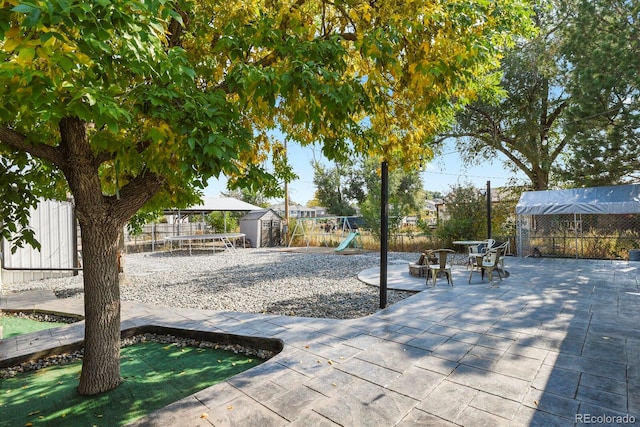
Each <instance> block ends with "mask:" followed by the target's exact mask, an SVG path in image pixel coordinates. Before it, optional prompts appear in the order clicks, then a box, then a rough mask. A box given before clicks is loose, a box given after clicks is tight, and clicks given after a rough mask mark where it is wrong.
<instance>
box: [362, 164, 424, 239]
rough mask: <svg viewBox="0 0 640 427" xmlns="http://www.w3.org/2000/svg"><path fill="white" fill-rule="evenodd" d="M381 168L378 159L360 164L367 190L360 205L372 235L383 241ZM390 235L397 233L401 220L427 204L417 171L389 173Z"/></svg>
mask: <svg viewBox="0 0 640 427" xmlns="http://www.w3.org/2000/svg"><path fill="white" fill-rule="evenodd" d="M379 172H380V164H379V163H378V162H377V161H376V160H375V159H368V160H365V161H363V162H362V163H361V165H360V169H359V173H358V175H359V176H360V179H361V182H363V186H361V187H360V188H361V189H363V190H364V195H365V197H364V200H363V201H362V202H361V203H360V211H361V213H362V216H363V217H364V219H365V221H366V223H367V224H368V225H369V226H370V228H371V230H372V232H373V234H374V235H375V236H376V237H377V238H380V237H381V236H380V223H381V217H380V214H381V212H380V204H381V196H382V191H381V178H380V173H379ZM388 200H389V232H394V231H395V232H397V231H398V230H399V228H400V225H401V223H402V219H403V218H404V217H406V216H408V215H411V214H417V213H418V212H420V210H422V208H423V207H424V203H425V193H424V189H423V187H422V179H421V178H420V173H419V171H417V170H411V171H404V170H402V169H396V170H392V171H390V172H389V194H388Z"/></svg>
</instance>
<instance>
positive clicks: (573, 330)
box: [0, 258, 640, 427]
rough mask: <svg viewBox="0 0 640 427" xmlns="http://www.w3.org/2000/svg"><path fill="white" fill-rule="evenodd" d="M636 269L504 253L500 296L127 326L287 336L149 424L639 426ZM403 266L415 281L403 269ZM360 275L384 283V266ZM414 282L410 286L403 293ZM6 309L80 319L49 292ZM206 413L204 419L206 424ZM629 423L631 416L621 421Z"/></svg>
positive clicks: (10, 347) (25, 344) (9, 346)
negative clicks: (311, 314)
mask: <svg viewBox="0 0 640 427" xmlns="http://www.w3.org/2000/svg"><path fill="white" fill-rule="evenodd" d="M638 267H640V262H627V261H594V260H573V259H545V258H530V259H518V258H508V259H507V261H506V268H507V270H508V271H509V273H510V276H509V277H508V278H507V279H505V280H503V281H501V282H499V287H494V288H490V287H489V286H488V283H487V281H486V279H485V281H484V282H481V280H480V277H479V275H475V276H474V279H473V280H472V282H471V284H467V279H468V274H469V273H468V270H465V269H464V267H457V268H454V275H453V280H454V284H455V286H454V287H449V286H448V285H447V284H446V280H444V279H439V280H438V282H437V283H438V286H436V287H435V288H426V287H425V286H424V282H423V281H424V279H415V278H410V277H409V275H408V268H407V266H406V265H390V266H389V277H390V279H389V286H390V287H396V288H402V286H407V287H413V289H416V290H420V292H418V293H416V295H414V296H412V297H410V298H407V299H405V300H403V301H401V302H399V303H397V304H394V305H393V306H391V307H389V308H387V309H384V310H381V311H379V312H378V313H376V314H374V315H371V316H368V317H366V318H361V319H354V320H335V319H315V318H295V317H286V316H271V315H260V314H247V313H234V312H216V311H204V310H187V309H174V308H170V307H152V306H142V305H133V304H130V303H126V302H125V303H123V309H122V318H123V328H127V327H131V326H134V325H145V324H153V325H160V326H169V327H177V328H186V329H197V330H206V331H217V332H225V333H233V334H239V335H249V336H256V337H270V338H278V339H281V340H282V341H283V343H284V350H283V351H282V352H281V353H279V354H278V355H277V356H275V357H274V358H272V359H270V360H269V361H267V362H265V363H263V364H262V365H260V366H258V367H255V368H253V369H251V370H249V371H246V372H244V373H242V374H240V375H237V376H235V377H233V378H231V379H229V380H228V381H226V382H224V383H221V384H218V385H215V386H212V387H210V388H207V389H205V390H203V391H201V392H199V393H196V394H194V395H192V396H190V397H188V398H185V399H182V400H180V401H178V402H175V403H174V404H172V405H170V406H168V407H166V408H164V409H163V410H161V411H158V412H156V413H154V414H152V415H151V416H149V417H148V418H146V419H143V420H140V421H139V422H137V423H135V424H134V425H139V426H143V425H144V426H167V425H172V426H211V425H215V426H242V427H245V426H259V427H264V426H281V425H291V426H305V427H306V426H350V427H351V426H434V425H436V426H446V425H465V426H476V425H491V426H501V425H504V426H553V425H558V426H566V425H573V424H578V425H579V424H581V423H583V422H584V423H593V422H594V421H595V422H597V421H602V422H603V424H609V425H619V424H622V423H624V422H625V421H627V422H628V421H633V422H635V423H640V421H639V420H640V328H639V325H640V285H639V274H638V273H639V270H638ZM405 271H406V274H405V273H404V272H405ZM360 277H361V279H362V280H365V281H367V282H371V283H372V284H374V285H375V284H377V276H376V270H375V269H374V270H371V271H366V272H362V273H361V274H360ZM403 283H404V285H403ZM0 308H12V309H29V310H31V309H40V310H48V311H54V312H64V313H82V306H81V301H79V300H75V299H66V300H60V299H56V298H55V297H54V295H53V294H52V293H41V292H35V293H22V294H9V295H3V296H2V297H1V300H0ZM82 333H83V330H82V324H74V325H69V326H65V327H61V328H57V329H52V330H47V331H43V332H40V333H35V334H31V335H29V336H23V337H17V338H14V339H8V340H3V341H0V354H1V355H2V357H9V356H12V355H17V354H21V353H25V352H33V351H36V350H38V349H41V348H47V347H51V346H56V345H63V344H65V343H69V342H73V341H75V340H77V339H78V338H79V337H80V338H81V337H82ZM203 413H206V414H208V416H207V417H202V415H203ZM625 417H626V418H625Z"/></svg>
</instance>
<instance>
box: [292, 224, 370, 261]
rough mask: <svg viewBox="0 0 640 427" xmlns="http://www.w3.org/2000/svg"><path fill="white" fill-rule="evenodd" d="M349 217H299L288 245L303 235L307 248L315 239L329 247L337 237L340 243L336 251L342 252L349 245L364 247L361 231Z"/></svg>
mask: <svg viewBox="0 0 640 427" xmlns="http://www.w3.org/2000/svg"><path fill="white" fill-rule="evenodd" d="M349 218H350V217H346V216H333V217H322V218H297V219H296V225H295V227H294V228H293V232H292V233H291V238H290V240H289V245H288V246H289V247H291V242H293V241H294V240H295V238H296V237H301V238H302V240H303V241H304V243H305V244H306V246H307V248H308V247H309V246H310V244H311V242H312V241H313V240H314V239H315V240H317V241H319V242H322V243H323V245H324V246H325V247H329V244H330V243H333V242H334V241H335V240H334V239H335V238H337V239H338V240H339V241H340V244H339V245H338V246H337V247H336V248H335V251H336V252H342V251H344V250H345V249H347V248H348V247H349V246H352V247H354V248H361V249H362V242H361V239H360V233H359V232H358V231H357V230H355V229H354V228H355V227H352V224H351V223H350V222H349Z"/></svg>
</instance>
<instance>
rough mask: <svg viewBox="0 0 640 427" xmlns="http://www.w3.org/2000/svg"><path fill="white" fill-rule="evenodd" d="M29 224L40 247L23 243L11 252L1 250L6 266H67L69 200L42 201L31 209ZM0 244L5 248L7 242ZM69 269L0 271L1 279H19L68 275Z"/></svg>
mask: <svg viewBox="0 0 640 427" xmlns="http://www.w3.org/2000/svg"><path fill="white" fill-rule="evenodd" d="M29 226H30V227H31V228H32V229H33V230H34V231H35V235H36V240H38V241H39V242H40V245H41V250H40V251H39V252H38V251H37V250H35V249H33V248H31V247H30V246H28V245H26V246H25V247H23V248H18V250H17V251H16V253H15V254H12V253H11V251H10V250H8V251H6V252H5V253H4V255H5V265H6V266H7V267H10V268H29V267H31V268H71V267H73V247H74V245H73V230H72V227H73V206H72V205H71V203H64V202H56V201H42V202H41V203H40V205H39V206H38V208H37V209H35V210H33V209H32V211H31V219H30V222H29ZM3 247H4V248H5V249H9V248H8V244H7V242H3ZM71 274H72V272H56V271H11V270H3V271H2V282H3V283H21V282H28V281H33V280H42V279H46V278H50V277H64V276H70V275H71Z"/></svg>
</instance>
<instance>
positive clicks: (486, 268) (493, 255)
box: [469, 245, 504, 286]
mask: <svg viewBox="0 0 640 427" xmlns="http://www.w3.org/2000/svg"><path fill="white" fill-rule="evenodd" d="M503 251H504V245H500V246H496V247H495V248H491V249H489V250H488V251H487V253H485V255H484V256H483V257H482V258H481V259H479V262H481V264H480V265H478V270H476V271H478V272H480V274H481V278H482V280H483V281H484V274H485V272H486V273H487V277H488V278H489V283H490V284H491V286H493V272H494V271H497V272H498V277H499V278H500V280H502V273H501V272H500V268H499V267H498V264H499V262H500V257H501V256H502V254H503ZM473 272H474V270H471V273H470V274H469V283H471V277H472V276H473Z"/></svg>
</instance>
